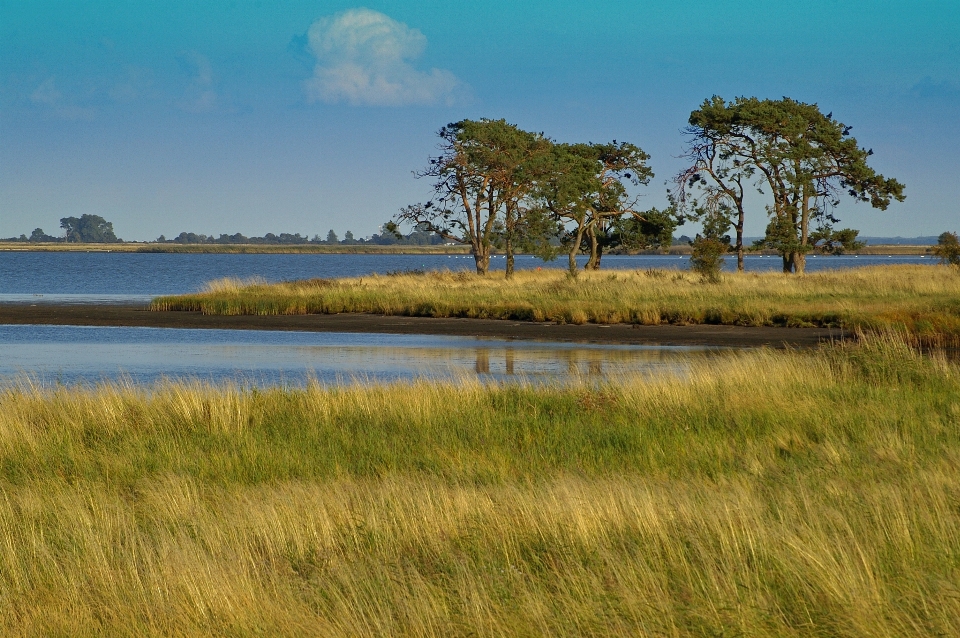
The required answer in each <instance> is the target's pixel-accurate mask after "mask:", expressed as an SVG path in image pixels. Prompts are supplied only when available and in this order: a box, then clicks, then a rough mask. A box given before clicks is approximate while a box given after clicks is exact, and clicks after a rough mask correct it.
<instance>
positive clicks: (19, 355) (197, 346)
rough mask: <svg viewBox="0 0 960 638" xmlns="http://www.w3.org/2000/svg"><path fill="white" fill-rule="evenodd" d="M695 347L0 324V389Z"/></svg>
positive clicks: (386, 370)
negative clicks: (17, 383) (21, 380)
mask: <svg viewBox="0 0 960 638" xmlns="http://www.w3.org/2000/svg"><path fill="white" fill-rule="evenodd" d="M709 352H715V350H707V349H703V348H683V347H638V346H603V345H584V344H569V343H550V342H537V341H508V340H500V339H476V338H471V337H447V336H429V335H385V334H346V333H307V332H279V331H266V330H181V329H166V328H99V327H76V326H11V325H0V383H2V382H3V381H2V380H5V381H7V382H9V381H11V380H14V379H16V378H18V377H22V376H23V375H26V376H28V377H30V378H32V379H33V380H34V381H36V382H39V383H41V384H43V385H54V384H58V383H62V384H65V385H72V384H76V383H88V384H89V383H98V382H101V381H117V380H125V379H129V380H131V381H134V382H137V383H153V382H156V381H159V380H161V379H184V378H186V379H201V380H205V381H213V382H235V383H241V384H249V385H258V386H266V385H302V384H303V383H305V382H306V381H307V380H309V379H316V380H318V381H320V382H321V383H327V384H338V383H344V382H352V381H360V382H366V381H392V380H399V379H412V378H439V379H444V378H446V379H451V378H452V379H457V378H463V377H465V376H466V377H479V378H480V379H483V380H510V379H520V378H522V379H529V380H533V381H538V380H539V381H549V380H555V379H563V378H570V377H574V376H576V377H580V376H591V377H597V378H600V377H603V376H608V375H620V374H651V375H654V374H659V373H663V372H678V371H682V370H683V369H684V368H685V367H686V364H687V362H688V361H689V359H690V358H691V357H692V356H695V355H696V354H702V353H709Z"/></svg>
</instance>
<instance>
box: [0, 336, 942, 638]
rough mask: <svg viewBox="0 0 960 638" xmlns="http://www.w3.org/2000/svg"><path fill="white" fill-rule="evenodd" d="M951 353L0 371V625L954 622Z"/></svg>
mask: <svg viewBox="0 0 960 638" xmlns="http://www.w3.org/2000/svg"><path fill="white" fill-rule="evenodd" d="M958 424H960V368H958V366H957V365H956V364H955V363H951V362H950V361H949V360H948V359H947V358H946V357H944V356H943V355H942V354H937V355H932V356H931V355H923V354H921V353H919V352H918V351H917V350H915V349H913V348H911V347H909V346H908V345H906V344H905V343H904V340H903V338H902V336H898V335H897V334H895V333H892V332H891V333H885V334H882V335H874V336H871V335H867V336H865V337H864V338H863V340H862V342H861V343H860V344H858V345H840V346H832V347H827V348H824V349H821V350H817V351H805V352H800V351H789V350H787V351H768V350H760V351H752V352H745V353H735V354H731V355H730V356H728V357H723V358H716V357H714V358H711V359H709V360H704V361H702V362H699V363H696V362H695V363H694V365H693V366H692V367H691V369H690V371H689V372H688V373H685V374H684V375H682V376H679V375H678V376H667V377H661V378H657V379H649V378H641V377H636V378H624V379H615V380H610V381H609V382H605V383H599V384H597V383H594V382H583V383H579V382H573V383H570V384H566V385H558V386H546V387H544V386H522V385H520V386H513V385H511V386H497V385H491V386H488V385H481V384H479V383H475V382H474V383H469V382H462V383H459V384H453V383H427V382H413V383H398V384H393V385H385V386H344V387H336V388H326V387H322V386H319V385H312V386H308V387H306V388H302V389H285V390H284V389H273V388H269V389H242V388H237V387H231V386H224V387H215V386H210V385H205V384H202V383H163V384H159V385H156V386H152V387H137V386H134V385H129V384H126V385H125V384H119V385H100V386H97V387H93V388H68V387H55V388H43V387H40V386H37V385H36V384H31V383H30V382H29V381H23V382H20V383H16V384H8V385H7V386H5V387H3V388H2V389H0V592H2V594H0V595H2V602H3V604H2V605H0V632H2V633H3V635H67V634H69V635H90V634H107V635H137V636H152V635H158V636H159V635H178V636H190V635H210V634H214V635H316V634H319V635H330V636H374V635H376V636H380V635H396V636H424V635H444V636H446V635H542V634H551V635H570V636H591V635H593V636H635V635H673V636H700V635H743V636H796V635H813V636H851V637H852V636H864V635H877V636H935V635H958V634H960V595H958V594H960V563H958V561H957V557H958V556H960V509H958V508H957V507H956V503H957V502H958V500H960V426H958Z"/></svg>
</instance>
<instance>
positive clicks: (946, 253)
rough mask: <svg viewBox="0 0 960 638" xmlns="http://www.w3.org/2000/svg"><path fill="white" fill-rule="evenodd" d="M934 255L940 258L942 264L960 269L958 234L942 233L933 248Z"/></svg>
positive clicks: (959, 240)
mask: <svg viewBox="0 0 960 638" xmlns="http://www.w3.org/2000/svg"><path fill="white" fill-rule="evenodd" d="M933 254H934V255H936V256H937V257H939V258H940V263H942V264H950V265H953V266H957V267H960V238H958V237H957V234H956V233H951V232H945V233H942V234H941V235H940V237H939V238H938V239H937V245H936V246H934V248H933Z"/></svg>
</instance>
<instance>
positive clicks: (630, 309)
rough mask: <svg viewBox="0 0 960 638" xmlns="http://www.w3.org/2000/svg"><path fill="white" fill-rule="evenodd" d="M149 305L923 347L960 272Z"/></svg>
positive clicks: (626, 276) (508, 286)
mask: <svg viewBox="0 0 960 638" xmlns="http://www.w3.org/2000/svg"><path fill="white" fill-rule="evenodd" d="M151 307H152V309H153V310H160V311H169V310H199V311H202V312H204V313H206V314H223V315H275V314H315V313H338V312H364V313H377V314H386V315H415V316H427V317H478V318H490V319H509V320H514V321H516V320H521V321H556V322H560V323H588V322H589V323H633V324H647V325H656V324H728V325H741V326H796V327H800V326H820V327H841V328H846V329H849V330H851V331H857V330H859V331H884V330H890V329H894V330H899V331H905V332H907V333H908V334H910V335H912V337H913V338H915V340H917V341H919V342H920V343H924V344H927V345H960V271H958V270H957V269H955V268H948V267H931V266H875V267H870V268H860V269H849V270H837V271H827V272H818V273H813V274H809V275H806V276H803V277H797V276H793V275H783V274H779V273H747V274H725V275H723V278H722V281H721V282H720V283H719V284H704V283H702V282H701V281H700V280H699V279H698V278H697V277H696V276H694V275H692V274H690V273H689V272H685V271H673V270H643V271H633V272H630V271H599V272H592V273H583V274H581V275H580V276H579V277H578V278H576V279H572V278H570V277H568V276H567V275H566V274H565V273H564V272H561V271H557V270H545V271H521V272H518V273H517V274H516V277H515V279H513V280H511V281H504V280H503V279H502V278H501V277H493V276H490V277H480V276H477V275H473V274H470V273H463V272H459V273H451V272H428V273H420V274H401V275H395V276H368V277H363V278H353V279H335V280H326V279H313V280H309V281H300V282H288V283H281V284H265V283H262V282H261V283H257V282H251V283H248V284H244V283H243V282H236V281H231V280H223V281H218V282H213V283H212V284H210V285H209V286H208V289H207V290H206V291H205V292H202V293H198V294H191V295H181V296H175V297H160V298H158V299H155V300H154V301H153V304H152V306H151Z"/></svg>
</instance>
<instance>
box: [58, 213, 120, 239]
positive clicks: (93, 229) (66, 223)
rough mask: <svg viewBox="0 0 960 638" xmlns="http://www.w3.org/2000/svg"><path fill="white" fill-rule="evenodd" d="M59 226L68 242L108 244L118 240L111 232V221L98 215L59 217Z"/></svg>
mask: <svg viewBox="0 0 960 638" xmlns="http://www.w3.org/2000/svg"><path fill="white" fill-rule="evenodd" d="M60 228H62V229H63V230H64V232H65V234H66V241H68V242H71V241H72V242H80V243H91V244H101V243H108V244H109V243H117V242H119V241H120V240H119V239H117V236H116V235H115V234H114V233H113V223H112V222H108V221H107V220H105V219H104V218H103V217H100V215H81V216H80V217H63V218H61V219H60Z"/></svg>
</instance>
